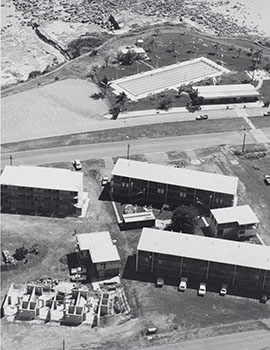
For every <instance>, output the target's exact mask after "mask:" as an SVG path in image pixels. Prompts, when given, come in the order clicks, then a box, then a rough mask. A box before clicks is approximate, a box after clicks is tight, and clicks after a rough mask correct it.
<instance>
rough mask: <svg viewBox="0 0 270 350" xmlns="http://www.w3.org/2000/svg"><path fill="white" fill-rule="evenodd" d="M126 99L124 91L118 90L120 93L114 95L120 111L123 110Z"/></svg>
mask: <svg viewBox="0 0 270 350" xmlns="http://www.w3.org/2000/svg"><path fill="white" fill-rule="evenodd" d="M127 99H128V98H127V95H126V93H125V92H124V91H123V92H120V94H119V95H117V96H116V97H115V101H116V103H117V104H119V107H120V111H123V109H124V105H125V103H126V102H127Z"/></svg>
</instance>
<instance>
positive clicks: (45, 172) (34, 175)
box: [0, 165, 83, 192]
mask: <svg viewBox="0 0 270 350" xmlns="http://www.w3.org/2000/svg"><path fill="white" fill-rule="evenodd" d="M82 181H83V173H82V172H74V171H71V170H68V169H56V168H47V167H35V166H25V165H19V166H10V165H7V166H6V167H5V168H4V170H3V173H2V175H1V179H0V183H1V185H9V186H19V187H32V188H44V189H53V190H60V191H72V192H73V191H74V192H77V191H78V190H79V189H80V187H81V183H82Z"/></svg>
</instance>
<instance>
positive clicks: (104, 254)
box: [77, 231, 120, 264]
mask: <svg viewBox="0 0 270 350" xmlns="http://www.w3.org/2000/svg"><path fill="white" fill-rule="evenodd" d="M77 242H78V244H79V247H80V249H81V250H89V253H90V256H91V259H92V261H93V263H94V264H96V263H102V262H106V261H120V256H119V253H118V250H117V248H116V246H115V245H114V244H113V243H112V240H111V235H110V232H109V231H102V232H90V233H80V234H78V235H77Z"/></svg>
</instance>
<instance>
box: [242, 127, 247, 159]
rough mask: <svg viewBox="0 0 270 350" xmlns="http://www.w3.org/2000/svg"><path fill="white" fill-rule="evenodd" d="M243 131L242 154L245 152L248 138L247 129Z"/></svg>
mask: <svg viewBox="0 0 270 350" xmlns="http://www.w3.org/2000/svg"><path fill="white" fill-rule="evenodd" d="M242 131H243V133H244V134H243V144H242V153H243V152H244V151H245V146H246V136H247V133H246V128H245V127H243V128H242Z"/></svg>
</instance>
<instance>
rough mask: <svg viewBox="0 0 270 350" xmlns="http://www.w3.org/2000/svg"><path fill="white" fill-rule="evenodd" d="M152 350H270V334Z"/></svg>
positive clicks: (244, 334) (225, 337) (223, 337)
mask: <svg viewBox="0 0 270 350" xmlns="http://www.w3.org/2000/svg"><path fill="white" fill-rule="evenodd" d="M149 349H150V350H217V349H218V350H228V349H232V350H234V349H235V350H270V332H269V331H267V330H256V331H249V332H242V333H235V334H226V335H220V336H216V337H211V338H204V339H196V340H191V341H186V342H181V343H177V344H166V345H161V346H153V347H150V348H149Z"/></svg>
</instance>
